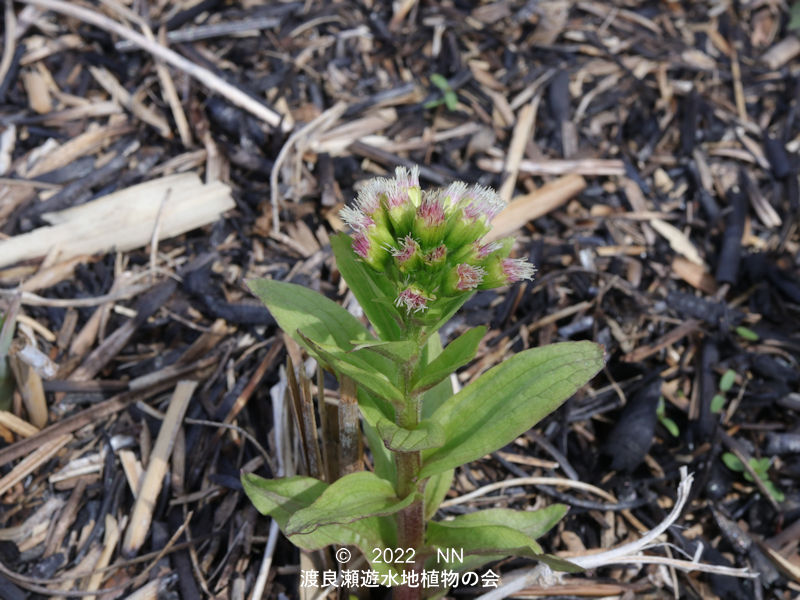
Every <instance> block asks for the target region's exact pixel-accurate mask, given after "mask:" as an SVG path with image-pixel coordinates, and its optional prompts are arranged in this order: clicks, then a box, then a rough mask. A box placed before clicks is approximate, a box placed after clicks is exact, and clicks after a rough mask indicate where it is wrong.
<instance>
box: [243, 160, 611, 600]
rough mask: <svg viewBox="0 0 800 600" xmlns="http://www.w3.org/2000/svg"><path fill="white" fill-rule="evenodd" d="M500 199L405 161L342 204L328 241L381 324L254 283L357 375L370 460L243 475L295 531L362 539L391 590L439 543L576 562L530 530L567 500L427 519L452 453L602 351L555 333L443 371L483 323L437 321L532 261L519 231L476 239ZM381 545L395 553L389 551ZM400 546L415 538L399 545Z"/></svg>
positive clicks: (312, 540)
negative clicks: (445, 330) (463, 376)
mask: <svg viewBox="0 0 800 600" xmlns="http://www.w3.org/2000/svg"><path fill="white" fill-rule="evenodd" d="M502 208H503V203H502V202H501V200H500V199H499V197H498V196H497V195H496V194H495V193H494V192H493V191H492V190H491V189H488V188H483V187H480V186H472V187H468V186H467V185H465V184H463V183H454V184H452V185H450V186H449V187H447V188H445V189H440V190H434V191H425V192H423V191H422V190H421V188H420V185H419V181H418V171H417V169H412V170H411V171H408V170H406V169H403V168H398V169H397V171H396V175H395V177H394V179H376V180H373V181H370V182H369V183H368V184H367V185H366V186H365V187H364V188H363V189H362V190H361V192H360V193H359V195H358V198H357V200H356V205H355V206H354V207H348V208H345V209H344V210H343V211H342V218H343V219H344V221H345V222H346V223H347V224H348V225H349V226H350V227H351V228H352V230H353V233H352V235H346V234H340V235H338V236H335V237H334V238H333V239H332V241H331V243H332V247H333V251H334V254H335V256H336V260H337V265H338V268H339V271H340V272H341V274H342V277H343V278H344V279H345V281H346V282H347V284H348V285H349V287H350V289H351V290H352V292H353V294H354V295H355V297H356V298H357V299H358V301H359V302H360V304H361V306H362V308H363V311H364V314H365V315H366V317H367V319H368V320H369V322H370V324H371V325H372V327H373V330H374V334H373V333H372V332H371V331H370V330H368V329H367V328H366V327H365V326H364V325H363V324H362V323H361V321H359V320H358V319H356V318H355V317H354V316H352V315H351V314H350V313H348V312H347V311H346V310H345V309H343V308H342V307H340V306H339V305H337V304H336V303H335V302H333V301H331V300H329V299H327V298H325V297H323V296H321V295H319V294H317V293H316V292H313V291H311V290H308V289H306V288H303V287H301V286H296V285H293V284H289V283H281V282H276V281H271V280H257V281H253V282H251V283H250V287H251V289H252V290H253V292H254V293H255V294H256V295H257V296H258V297H259V298H261V300H262V301H263V302H264V303H265V304H266V306H267V307H268V308H269V310H270V311H271V312H272V314H273V316H274V317H275V319H276V321H277V322H278V324H279V325H280V327H281V328H282V329H283V330H284V331H286V332H287V334H289V335H290V336H292V337H293V338H294V339H295V340H296V341H298V342H299V343H300V344H302V345H303V346H304V347H305V349H306V350H307V351H308V352H309V354H311V355H312V356H314V357H315V358H316V359H317V360H318V361H319V362H320V363H321V364H323V365H324V366H325V367H326V368H329V369H330V370H332V371H333V372H334V373H336V375H337V376H338V377H339V378H340V380H343V379H345V378H347V379H350V380H352V381H354V382H355V383H356V385H357V387H358V404H359V408H360V411H361V415H362V417H363V428H364V433H365V436H366V438H367V441H368V443H369V447H370V450H371V453H372V457H373V463H374V472H371V471H362V472H357V473H351V474H349V475H345V476H344V477H342V478H340V479H338V480H337V481H335V482H332V483H327V482H323V481H320V480H317V479H315V478H312V477H306V476H295V477H287V478H280V479H263V478H261V477H258V476H256V475H253V474H246V475H243V477H242V483H243V485H244V489H245V491H246V492H247V494H248V496H249V497H250V499H251V500H252V502H253V503H254V505H255V506H256V508H257V509H258V510H259V511H260V512H262V513H263V514H266V515H270V516H271V517H272V518H273V519H275V520H276V521H277V523H278V525H279V526H280V527H281V530H282V531H283V532H284V534H286V535H287V537H289V539H290V540H291V541H292V542H294V543H295V544H296V545H297V546H299V547H301V548H304V549H308V550H311V549H317V548H322V547H324V546H327V545H331V544H339V545H344V544H349V545H353V546H356V547H358V548H359V549H360V550H361V552H362V553H363V554H364V556H365V557H366V558H367V560H368V561H369V562H370V565H371V567H372V568H373V569H374V570H375V571H377V572H378V573H380V574H383V575H391V576H396V577H397V579H394V581H397V582H398V586H397V588H396V596H395V597H397V598H417V597H420V594H421V593H422V590H421V589H420V587H419V586H416V587H415V586H414V584H413V582H414V581H415V580H416V577H417V576H418V575H419V573H420V571H422V570H423V569H424V568H426V566H427V565H430V564H431V562H432V561H434V560H436V559H437V558H441V556H442V555H441V554H438V555H437V554H436V551H437V550H440V549H451V548H456V549H460V550H461V551H463V552H464V554H465V555H466V556H465V557H464V559H463V561H459V562H457V563H454V564H448V565H445V566H446V567H447V568H448V569H455V570H458V569H467V568H470V567H473V568H474V567H477V566H479V565H480V564H482V563H485V562H487V561H490V560H494V559H497V558H501V557H504V556H509V555H512V554H513V555H523V556H529V557H533V558H537V559H539V560H542V561H545V562H547V563H548V564H551V565H552V566H555V567H558V568H561V569H569V568H570V565H569V563H566V562H565V561H561V560H559V559H557V558H555V557H552V556H549V555H546V554H545V553H544V551H543V550H542V548H541V547H540V546H539V544H538V543H537V542H536V538H537V537H540V536H541V535H543V534H544V533H545V532H546V531H548V530H549V529H550V528H551V527H552V526H553V525H555V524H556V523H557V522H558V521H559V520H560V519H561V517H563V515H564V514H565V513H566V507H565V506H563V505H551V506H549V507H547V508H544V509H541V510H537V511H513V510H506V509H491V510H483V511H478V512H475V513H470V514H465V515H460V516H458V517H456V518H455V519H451V520H440V521H435V520H433V517H434V515H435V514H436V511H437V509H438V507H439V504H440V503H441V501H442V500H443V499H444V497H445V495H446V493H447V492H448V490H449V489H450V486H451V483H452V478H453V473H454V469H455V468H456V467H458V466H460V465H463V464H465V463H467V462H469V461H472V460H475V459H478V458H480V457H482V456H484V455H486V454H488V453H490V452H493V451H495V450H497V449H499V448H501V447H503V446H504V445H506V444H508V443H510V442H512V441H513V440H514V439H515V438H516V437H517V436H519V435H520V434H522V433H524V432H525V431H526V430H527V429H529V428H530V427H532V426H533V425H534V424H535V423H537V422H538V421H539V420H540V419H542V418H543V417H545V416H546V415H547V414H549V413H550V412H552V411H553V410H554V409H556V408H557V407H558V406H560V405H561V404H562V403H563V402H564V401H565V400H566V399H567V398H569V397H570V396H571V395H572V394H573V393H574V392H575V391H576V390H577V389H578V388H579V387H581V386H582V385H584V384H585V383H586V382H587V381H588V380H589V379H590V378H591V377H593V376H594V375H595V374H596V373H597V372H598V371H599V370H600V368H601V367H602V365H603V351H602V348H601V347H600V346H599V345H597V344H594V343H591V342H565V343H559V344H552V345H548V346H544V347H541V348H535V349H530V350H525V351H524V352H520V353H519V354H516V355H515V356H513V357H511V358H509V359H507V360H505V361H504V362H502V363H501V364H499V365H497V366H495V367H494V368H492V369H490V370H488V371H487V372H486V373H484V374H483V375H482V376H481V377H479V378H478V379H477V380H475V381H473V382H472V383H470V384H469V385H467V386H466V387H464V388H463V389H462V390H461V391H459V392H458V393H456V394H453V391H452V387H451V384H450V375H451V374H452V373H453V372H454V371H455V370H456V369H458V368H459V367H462V366H464V365H465V364H467V363H468V362H470V361H471V360H472V359H473V357H474V356H475V353H476V352H477V348H478V343H479V342H480V340H481V338H482V337H483V335H484V333H485V332H486V328H485V327H477V328H474V329H471V330H469V331H467V332H465V333H463V334H462V335H460V336H459V337H458V338H456V339H455V340H453V341H452V342H450V343H449V344H448V345H447V347H445V348H444V349H442V346H441V341H440V338H439V334H438V330H439V328H440V327H442V326H443V325H444V324H445V323H446V322H447V321H448V320H449V319H450V317H452V315H453V314H454V313H455V312H456V311H457V310H458V309H459V308H460V307H461V306H462V305H463V304H464V302H466V301H467V299H468V298H469V297H470V296H471V295H472V293H474V291H475V290H481V289H491V288H496V287H499V286H504V285H509V284H513V283H515V282H517V281H521V280H526V279H531V278H532V277H533V274H534V268H533V266H532V265H531V264H530V263H528V262H527V261H526V260H524V259H516V258H510V257H509V254H510V251H511V247H512V244H513V238H506V239H504V240H501V241H494V242H485V241H484V239H483V238H484V236H485V235H486V234H487V233H488V232H489V231H490V229H491V220H492V218H493V217H495V216H496V215H497V214H498V213H499V212H500V210H501V209H502ZM382 549H383V550H388V551H389V554H388V556H395V557H396V560H394V561H386V560H385V558H386V556H387V553H386V552H382V551H381V550H382ZM397 549H399V550H403V551H409V552H407V553H405V554H403V553H402V552H401V553H399V554H398V553H394V554H393V552H392V550H397ZM409 556H410V557H411V560H410V561H409V560H402V561H401V560H400V558H408V557H409ZM438 566H439V567H442V565H441V564H439V565H438Z"/></svg>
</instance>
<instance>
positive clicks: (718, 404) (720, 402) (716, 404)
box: [711, 394, 725, 413]
mask: <svg viewBox="0 0 800 600" xmlns="http://www.w3.org/2000/svg"><path fill="white" fill-rule="evenodd" d="M723 408H725V396H721V395H720V394H714V397H713V398H711V412H712V413H718V412H719V411H721V410H722V409H723Z"/></svg>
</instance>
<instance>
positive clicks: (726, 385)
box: [719, 369, 736, 392]
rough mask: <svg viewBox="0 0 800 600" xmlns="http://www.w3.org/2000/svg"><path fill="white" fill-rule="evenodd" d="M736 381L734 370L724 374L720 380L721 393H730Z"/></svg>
mask: <svg viewBox="0 0 800 600" xmlns="http://www.w3.org/2000/svg"><path fill="white" fill-rule="evenodd" d="M735 381H736V373H735V372H734V371H733V370H732V369H728V370H727V371H725V372H724V373H723V374H722V379H720V380H719V389H720V391H721V392H729V391H730V389H731V388H732V387H733V384H734V382H735Z"/></svg>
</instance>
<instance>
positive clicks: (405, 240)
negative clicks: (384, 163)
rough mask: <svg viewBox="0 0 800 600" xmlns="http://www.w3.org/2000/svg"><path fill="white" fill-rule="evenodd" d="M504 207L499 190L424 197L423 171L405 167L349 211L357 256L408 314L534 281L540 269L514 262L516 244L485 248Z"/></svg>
mask: <svg viewBox="0 0 800 600" xmlns="http://www.w3.org/2000/svg"><path fill="white" fill-rule="evenodd" d="M503 206H504V203H503V201H502V200H501V199H500V198H499V197H498V195H497V194H496V193H495V192H494V190H492V189H490V188H486V187H481V186H478V185H474V186H467V185H466V184H464V183H462V182H457V183H453V184H452V185H450V186H449V187H447V188H443V189H437V190H431V191H425V192H423V191H422V190H421V189H420V185H419V169H418V168H417V167H414V168H412V169H411V170H410V171H409V170H407V169H404V168H403V167H398V168H397V170H396V171H395V177H394V179H384V178H380V179H373V180H371V181H369V182H368V183H367V184H366V185H365V186H364V187H363V188H362V189H361V191H360V192H359V194H358V198H357V199H356V204H355V206H352V207H346V208H344V209H343V210H342V212H341V216H342V219H343V220H344V221H345V222H346V223H347V224H348V225H349V226H350V227H351V228H352V230H353V234H352V240H353V242H352V248H353V251H354V252H355V253H356V254H357V255H358V256H359V257H360V258H361V259H362V260H363V261H364V262H365V263H366V264H367V265H369V266H370V267H371V268H372V269H374V270H376V271H380V272H383V273H385V274H386V276H387V277H388V278H389V279H390V280H391V281H393V282H394V284H395V286H396V288H397V297H396V300H395V304H396V305H397V306H398V307H402V308H404V309H405V310H406V312H407V313H416V312H419V311H424V310H426V309H428V308H430V307H431V306H432V305H433V304H434V303H435V302H436V301H437V300H438V299H440V298H452V297H454V296H458V295H461V294H466V293H470V292H472V291H473V290H476V289H478V290H485V289H491V288H495V287H499V286H503V285H508V284H510V283H514V282H516V281H521V280H523V279H531V278H532V277H533V274H534V272H535V269H534V267H533V265H531V264H530V263H529V262H528V261H526V260H525V259H517V258H509V252H510V251H511V246H512V244H513V242H514V240H513V238H505V239H503V240H499V241H495V242H488V243H484V242H483V241H482V238H483V236H484V235H486V234H487V233H488V232H489V230H490V229H491V221H492V219H493V218H494V217H495V216H497V214H498V213H499V212H500V211H501V210H502V209H503Z"/></svg>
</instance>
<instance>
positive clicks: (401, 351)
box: [350, 340, 418, 363]
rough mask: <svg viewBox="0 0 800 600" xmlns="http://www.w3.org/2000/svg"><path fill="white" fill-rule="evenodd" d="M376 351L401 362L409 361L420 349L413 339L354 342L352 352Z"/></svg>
mask: <svg viewBox="0 0 800 600" xmlns="http://www.w3.org/2000/svg"><path fill="white" fill-rule="evenodd" d="M364 350H366V351H369V352H376V353H378V354H380V355H381V356H385V357H386V358H388V359H390V360H392V361H394V362H399V363H404V362H408V361H409V359H410V358H411V357H412V356H414V353H415V352H416V351H417V350H418V348H417V344H416V343H415V342H414V341H413V340H400V341H397V342H379V341H378V342H358V341H355V342H353V349H352V350H351V351H350V352H353V353H360V352H361V351H364Z"/></svg>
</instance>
